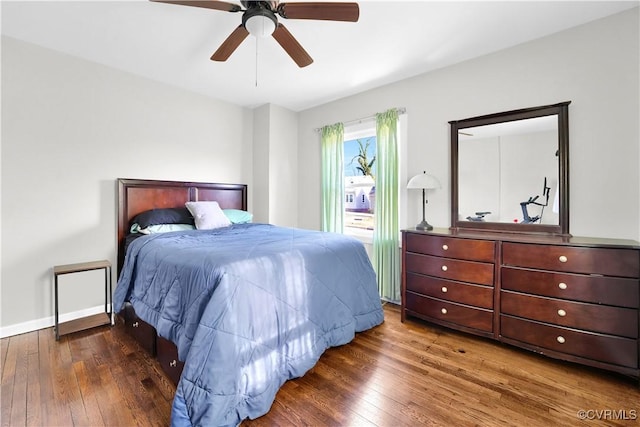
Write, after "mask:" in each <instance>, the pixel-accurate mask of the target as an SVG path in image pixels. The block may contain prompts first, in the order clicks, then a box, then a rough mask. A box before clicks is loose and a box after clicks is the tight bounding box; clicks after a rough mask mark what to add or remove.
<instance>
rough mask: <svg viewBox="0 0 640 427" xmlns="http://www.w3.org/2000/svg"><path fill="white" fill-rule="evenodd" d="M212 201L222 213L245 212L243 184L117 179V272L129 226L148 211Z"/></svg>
mask: <svg viewBox="0 0 640 427" xmlns="http://www.w3.org/2000/svg"><path fill="white" fill-rule="evenodd" d="M199 200H215V201H217V202H218V203H219V204H220V207H221V208H223V209H242V210H247V186H246V185H245V184H217V183H210V182H183V181H155V180H150V179H123V178H119V179H118V235H117V239H118V240H117V241H118V268H117V270H116V277H118V276H119V275H120V270H121V269H122V265H123V264H124V239H125V236H126V235H127V233H128V232H129V227H130V222H131V220H132V219H133V217H135V216H136V215H137V214H139V213H141V212H144V211H147V210H149V209H157V208H177V207H184V204H185V203H186V202H190V201H199Z"/></svg>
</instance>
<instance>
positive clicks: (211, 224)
mask: <svg viewBox="0 0 640 427" xmlns="http://www.w3.org/2000/svg"><path fill="white" fill-rule="evenodd" d="M185 206H186V207H187V209H189V212H191V215H193V219H194V220H195V223H196V228H197V229H198V230H211V229H213V228H220V227H228V226H229V225H231V221H229V218H227V216H226V215H225V214H224V212H222V209H220V205H219V204H218V202H187V203H185Z"/></svg>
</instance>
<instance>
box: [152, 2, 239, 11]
mask: <svg viewBox="0 0 640 427" xmlns="http://www.w3.org/2000/svg"><path fill="white" fill-rule="evenodd" d="M150 1H152V2H154V3H168V4H178V5H181V6H193V7H203V8H205V9H215V10H222V11H224V12H240V11H241V10H242V7H240V6H239V5H237V4H233V3H227V2H226V1H216V0H150Z"/></svg>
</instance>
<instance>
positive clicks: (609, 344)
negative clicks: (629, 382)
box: [500, 314, 638, 369]
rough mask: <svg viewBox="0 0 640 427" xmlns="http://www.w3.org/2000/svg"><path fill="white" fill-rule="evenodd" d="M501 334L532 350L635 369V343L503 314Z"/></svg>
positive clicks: (630, 340)
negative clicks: (543, 349)
mask: <svg viewBox="0 0 640 427" xmlns="http://www.w3.org/2000/svg"><path fill="white" fill-rule="evenodd" d="M500 331H501V335H502V336H503V337H505V338H510V339H514V340H517V341H520V342H524V343H527V344H531V345H534V346H538V347H543V348H546V349H549V350H553V351H557V352H561V353H565V354H571V355H574V356H579V357H584V358H587V359H592V360H597V361H600V362H605V363H612V364H615V365H619V366H625V367H630V368H633V369H637V368H638V341H637V340H632V339H629V338H621V337H614V336H610V335H603V334H596V333H592V332H582V331H578V330H575V329H569V328H562V327H559V326H551V325H547V324H544V323H539V322H535V321H532V320H523V319H518V318H515V317H511V316H508V315H504V314H503V315H501V316H500Z"/></svg>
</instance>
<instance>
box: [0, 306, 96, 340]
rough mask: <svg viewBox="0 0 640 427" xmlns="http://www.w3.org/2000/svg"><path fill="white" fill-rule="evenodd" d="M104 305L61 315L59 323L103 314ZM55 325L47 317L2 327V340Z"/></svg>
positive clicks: (0, 333)
mask: <svg viewBox="0 0 640 427" xmlns="http://www.w3.org/2000/svg"><path fill="white" fill-rule="evenodd" d="M103 312H104V305H98V306H96V307H91V308H86V309H83V310H79V311H74V312H72V313H65V314H61V315H60V317H59V319H58V321H59V322H60V323H63V322H68V321H70V320H75V319H80V318H82V317H87V316H91V315H93V314H98V313H103ZM54 325H55V317H54V316H50V317H45V318H42V319H37V320H31V321H29V322H24V323H18V324H15V325H10V326H3V327H0V338H6V337H11V336H14V335H20V334H26V333H28V332H33V331H37V330H40V329H46V328H51V327H52V326H54Z"/></svg>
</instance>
